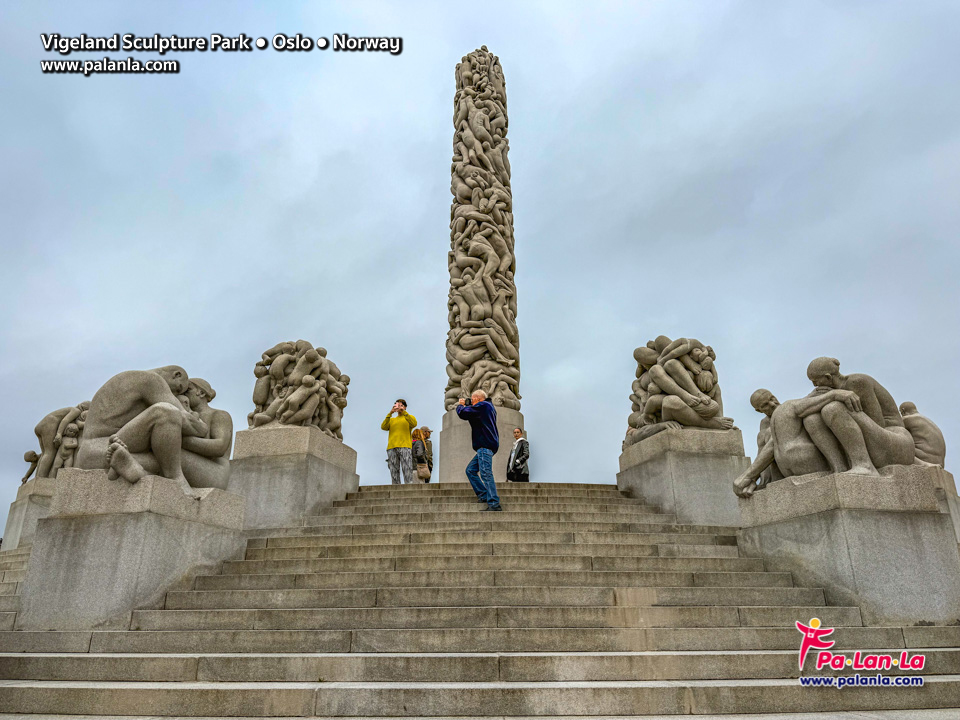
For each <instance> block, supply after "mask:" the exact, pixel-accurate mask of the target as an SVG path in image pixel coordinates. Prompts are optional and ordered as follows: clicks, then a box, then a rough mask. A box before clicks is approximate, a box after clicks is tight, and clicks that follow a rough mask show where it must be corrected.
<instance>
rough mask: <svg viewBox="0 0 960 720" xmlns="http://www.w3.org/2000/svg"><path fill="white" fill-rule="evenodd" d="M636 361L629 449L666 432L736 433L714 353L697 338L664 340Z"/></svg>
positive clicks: (640, 353) (650, 346)
mask: <svg viewBox="0 0 960 720" xmlns="http://www.w3.org/2000/svg"><path fill="white" fill-rule="evenodd" d="M633 358H634V360H636V361H637V371H636V379H635V380H634V381H633V386H632V392H631V394H630V402H631V406H630V409H631V413H630V417H629V418H628V419H627V425H628V427H627V434H626V437H625V438H624V440H623V447H624V449H626V448H627V447H629V446H631V445H633V444H635V443H639V442H643V441H645V440H647V439H648V438H650V437H653V436H654V435H657V434H658V433H662V432H664V431H666V430H680V429H682V428H685V427H691V428H703V429H708V430H729V429H730V428H732V427H733V420H732V419H730V418H728V417H724V416H723V398H722V396H721V393H720V383H719V379H718V376H717V368H716V365H715V361H716V359H717V355H716V353H715V352H714V351H713V348H712V347H710V346H709V345H704V344H703V343H701V342H700V341H699V340H696V339H694V338H678V339H676V340H671V339H670V338H668V337H667V336H666V335H660V336H658V337H657V338H656V339H654V340H650V341H649V342H648V343H647V344H646V345H643V346H641V347H638V348H637V349H636V350H634V351H633Z"/></svg>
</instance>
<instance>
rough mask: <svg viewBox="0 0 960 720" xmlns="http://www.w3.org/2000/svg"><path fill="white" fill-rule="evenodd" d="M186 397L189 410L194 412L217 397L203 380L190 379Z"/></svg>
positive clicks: (214, 391)
mask: <svg viewBox="0 0 960 720" xmlns="http://www.w3.org/2000/svg"><path fill="white" fill-rule="evenodd" d="M186 395H187V401H188V402H189V403H190V409H191V410H196V409H197V408H199V407H201V406H203V405H204V404H206V403H208V402H210V401H211V400H213V399H214V398H215V397H216V396H217V391H216V390H214V389H213V388H212V387H210V383H208V382H207V381H206V380H204V379H203V378H190V382H189V385H188V387H187V393H186Z"/></svg>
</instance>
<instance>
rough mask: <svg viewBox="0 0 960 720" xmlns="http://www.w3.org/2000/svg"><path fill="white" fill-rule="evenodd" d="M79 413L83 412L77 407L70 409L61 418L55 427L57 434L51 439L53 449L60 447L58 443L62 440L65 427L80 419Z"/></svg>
mask: <svg viewBox="0 0 960 720" xmlns="http://www.w3.org/2000/svg"><path fill="white" fill-rule="evenodd" d="M81 412H83V411H82V410H81V409H80V408H79V407H75V408H71V409H70V412H68V413H67V414H66V415H64V416H63V420H61V421H60V424H59V425H57V434H56V435H55V436H54V438H53V445H54V447H59V446H60V441H61V440H63V431H64V430H66V429H67V425H69V424H70V423H72V422H73V421H74V420H76V419H77V418H78V417H80V413H81Z"/></svg>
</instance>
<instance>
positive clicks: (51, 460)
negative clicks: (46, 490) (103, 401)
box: [23, 400, 90, 482]
mask: <svg viewBox="0 0 960 720" xmlns="http://www.w3.org/2000/svg"><path fill="white" fill-rule="evenodd" d="M89 408H90V401H89V400H85V401H84V402H82V403H80V404H79V405H76V406H73V407H65V408H61V409H59V410H54V411H53V412H51V413H48V414H47V415H45V416H44V418H43V419H42V420H41V421H40V422H38V423H37V426H36V427H35V428H34V429H33V432H34V434H35V435H36V436H37V442H38V443H39V445H40V453H39V454H38V453H36V452H34V451H30V452H28V453H26V454H25V455H24V456H23V459H24V461H26V462H29V463H30V470H29V472H27V474H26V475H24V477H23V482H26V481H27V479H28V478H29V477H30V476H31V475H32V474H33V472H34V471H36V473H37V477H40V478H52V477H56V476H57V471H58V470H59V469H60V468H61V467H72V466H73V465H74V463H75V461H76V454H77V448H78V447H79V445H80V440H81V439H82V438H83V429H84V425H85V424H86V419H87V411H88V410H89Z"/></svg>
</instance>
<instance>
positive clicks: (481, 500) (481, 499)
mask: <svg viewBox="0 0 960 720" xmlns="http://www.w3.org/2000/svg"><path fill="white" fill-rule="evenodd" d="M477 502H478V503H483V504H484V505H486V504H487V501H486V500H484V499H483V498H480V499H479V500H477Z"/></svg>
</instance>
